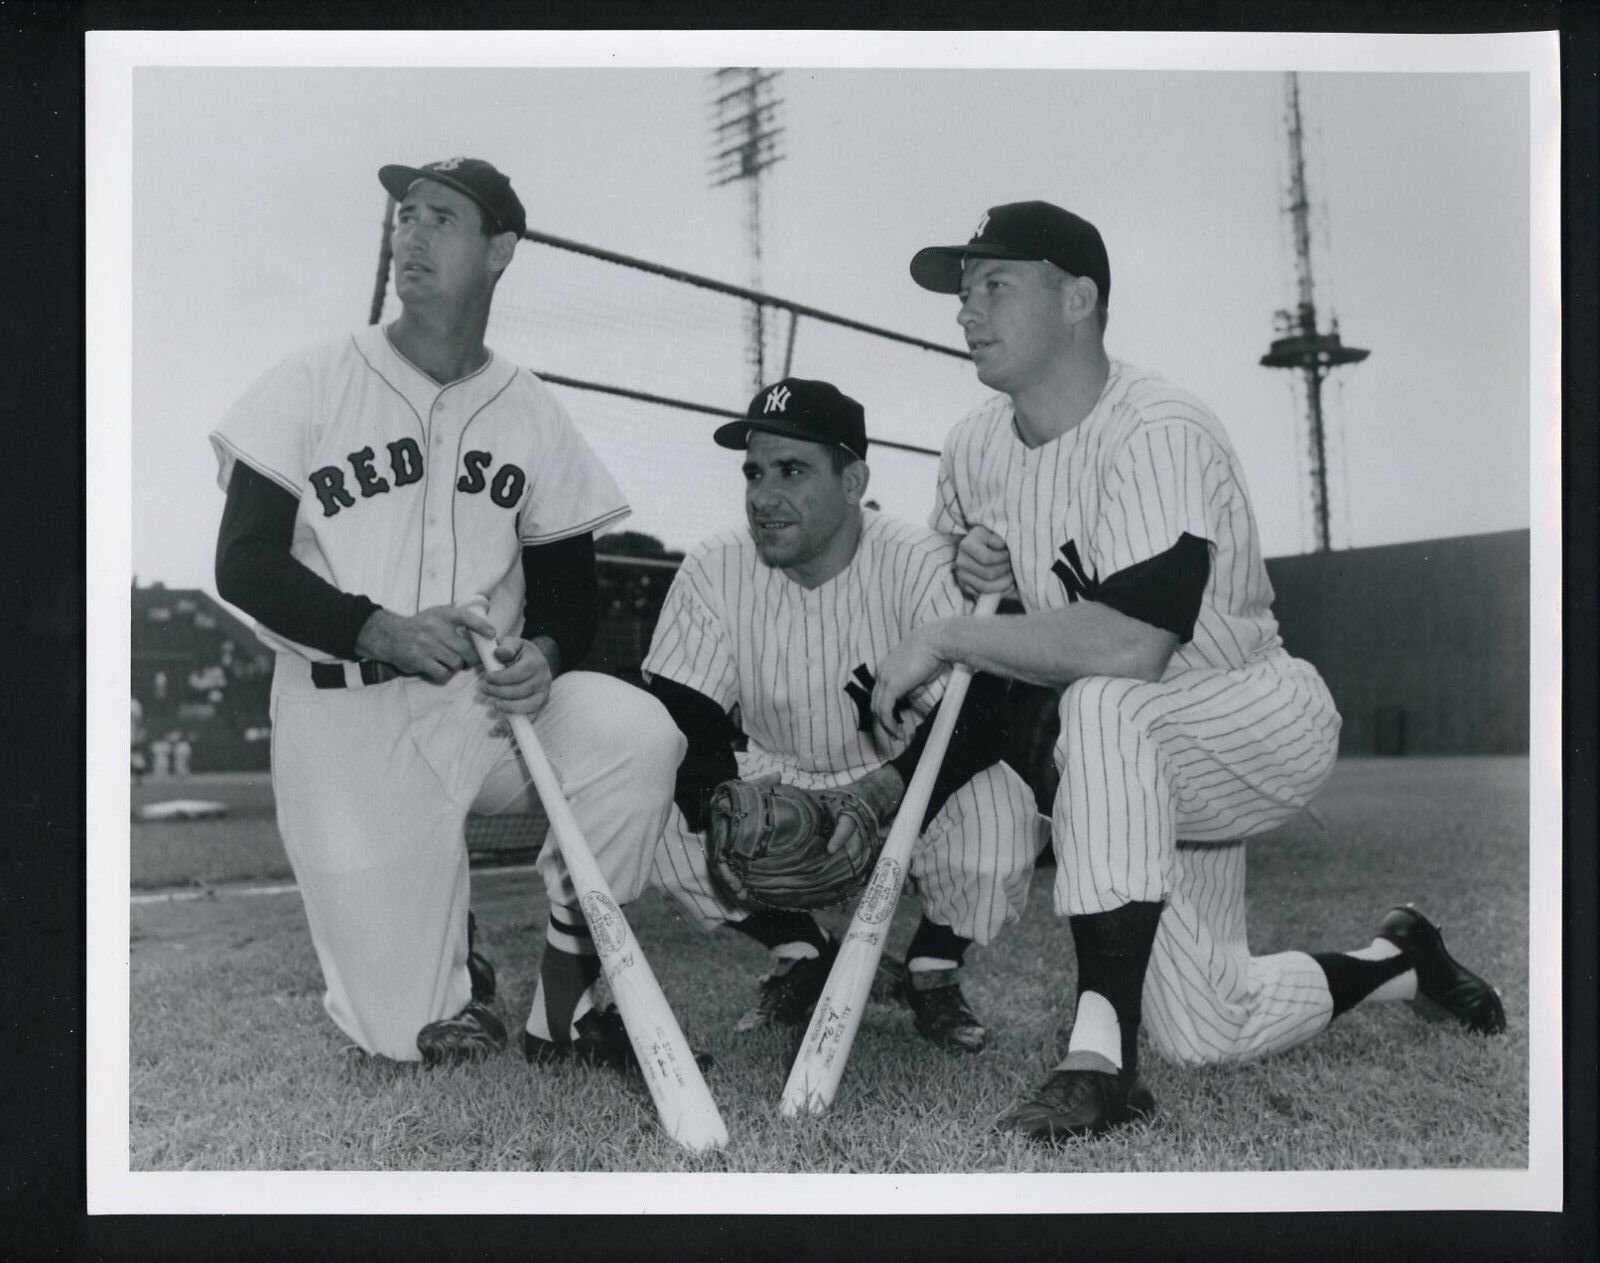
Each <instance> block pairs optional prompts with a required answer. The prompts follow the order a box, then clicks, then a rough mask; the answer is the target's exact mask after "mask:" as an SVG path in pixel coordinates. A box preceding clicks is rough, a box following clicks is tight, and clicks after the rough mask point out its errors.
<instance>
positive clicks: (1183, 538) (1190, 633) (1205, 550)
mask: <svg viewBox="0 0 1600 1263" xmlns="http://www.w3.org/2000/svg"><path fill="white" fill-rule="evenodd" d="M1210 579H1211V545H1210V544H1209V543H1208V542H1207V541H1205V540H1203V539H1201V538H1199V537H1198V536H1196V535H1191V534H1190V533H1189V532H1188V531H1184V532H1183V534H1182V535H1180V536H1179V537H1178V542H1177V543H1175V544H1173V545H1172V547H1171V548H1169V549H1167V550H1166V551H1165V552H1162V553H1157V554H1156V555H1155V556H1154V557H1150V558H1148V559H1146V560H1144V561H1141V562H1136V563H1135V564H1134V565H1131V566H1128V567H1127V568H1126V569H1123V570H1119V571H1117V572H1116V574H1114V575H1111V576H1110V577H1108V578H1106V579H1103V580H1102V581H1101V582H1100V585H1099V588H1098V590H1097V591H1096V593H1095V598H1094V599H1095V600H1096V601H1098V602H1099V603H1100V604H1101V605H1108V606H1110V607H1111V608H1112V609H1114V610H1116V611H1117V612H1118V613H1119V614H1126V615H1127V616H1128V617H1129V618H1136V619H1138V620H1139V621H1140V622H1141V623H1148V624H1149V625H1150V626H1152V627H1159V628H1161V629H1162V630H1163V631H1169V632H1171V633H1172V634H1173V635H1174V636H1176V637H1177V638H1178V643H1179V644H1180V645H1186V644H1188V643H1189V641H1190V640H1192V639H1193V638H1194V625H1195V622H1196V621H1197V620H1198V619H1199V617H1200V605H1201V602H1202V599H1203V598H1204V596H1205V590H1206V584H1207V583H1208V582H1209V581H1210Z"/></svg>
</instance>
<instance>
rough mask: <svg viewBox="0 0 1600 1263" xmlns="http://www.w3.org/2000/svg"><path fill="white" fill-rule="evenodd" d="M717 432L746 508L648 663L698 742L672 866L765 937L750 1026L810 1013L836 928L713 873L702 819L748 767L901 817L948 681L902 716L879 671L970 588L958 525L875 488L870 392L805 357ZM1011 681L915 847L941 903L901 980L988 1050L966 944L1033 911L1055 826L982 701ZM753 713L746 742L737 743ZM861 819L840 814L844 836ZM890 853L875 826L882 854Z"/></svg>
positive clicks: (717, 919) (699, 572)
mask: <svg viewBox="0 0 1600 1263" xmlns="http://www.w3.org/2000/svg"><path fill="white" fill-rule="evenodd" d="M714 437H715V440H716V442H717V443H718V444H719V445H721V446H723V447H728V448H734V449H743V450H744V452H745V459H744V479H745V510H746V515H747V518H748V529H746V530H734V531H729V532H725V533H723V534H720V535H716V536H713V537H712V538H710V539H708V540H705V541H703V542H702V543H701V544H699V545H698V546H697V547H696V548H694V549H693V550H692V551H691V552H690V554H689V556H688V557H687V558H686V559H685V561H684V563H683V565H682V567H681V568H680V569H679V571H678V573H677V575H676V576H675V577H674V579H673V583H672V587H671V589H670V591H669V592H668V594H667V599H666V602H665V605H664V606H663V608H662V611H661V617H660V620H659V622H658V623H657V625H656V630H655V635H654V637H653V639H652V641H651V645H650V651H649V653H648V655H647V656H646V658H645V661H644V664H643V666H644V672H645V675H646V677H647V679H648V682H649V686H650V689H651V691H652V692H653V693H654V694H655V696H656V697H658V698H660V699H661V701H662V703H663V704H664V705H665V706H666V708H667V709H668V711H669V712H671V714H672V717H673V719H674V720H675V721H676V722H677V724H678V727H679V728H680V729H681V730H682V731H683V733H684V735H685V736H686V737H687V739H688V744H689V750H688V754H687V755H686V756H685V758H684V761H683V763H682V765H681V766H680V768H679V771H678V778H677V788H676V790H675V793H674V799H675V801H676V803H677V810H675V811H673V812H671V813H670V816H669V819H668V823H667V827H666V831H665V834H664V837H663V841H662V845H661V848H660V851H659V853H658V855H657V858H656V863H655V881H656V882H657V883H658V884H659V885H661V886H662V887H663V888H665V889H666V890H669V891H671V892H672V894H673V895H674V896H676V897H677V898H678V899H679V900H680V901H681V902H682V904H683V905H684V906H685V907H686V908H687V909H688V910H689V911H690V912H691V913H692V914H693V915H694V916H695V917H696V918H697V919H698V920H699V922H700V923H701V924H702V925H703V926H705V927H706V928H708V929H709V928H713V927H716V926H718V925H724V924H727V925H732V926H734V927H735V928H736V929H738V930H740V931H741V932H743V933H744V934H747V935H749V936H750V937H751V938H753V939H755V940H756V941H757V942H759V943H761V944H763V945H764V946H765V947H767V948H768V949H770V951H771V953H772V957H773V961H772V969H771V972H770V973H768V974H767V975H766V976H765V977H764V978H763V979H762V983H761V993H760V998H759V999H758V1001H757V1002H756V1005H755V1007H754V1008H752V1009H751V1010H750V1011H749V1012H748V1013H747V1014H745V1015H744V1017H743V1018H741V1019H740V1020H739V1022H738V1024H737V1027H736V1029H738V1030H740V1031H747V1030H752V1029H755V1028H757V1027H762V1026H769V1025H778V1026H782V1027H787V1028H791V1029H794V1028H803V1027H804V1025H805V1023H806V1021H807V1019H808V1017H809V1014H810V1011H811V1009H812V1007H813V1006H814V1005H815V1003H816V1000H817V997H818V995H819V994H820V992H821V990H822V987H823V984H824V983H825V982H826V980H827V976H828V972H829V970H830V968H831V966H832V964H833V960H834V957H835V956H836V955H837V953H838V950H839V944H838V941H837V939H835V938H834V937H833V936H831V935H829V934H828V933H826V932H825V931H824V930H823V929H822V928H821V927H820V926H819V925H818V924H817V922H816V920H815V919H814V918H813V917H812V916H811V915H810V914H809V913H807V912H804V911H798V910H792V909H791V910H778V909H774V908H772V907H760V906H755V905H752V903H750V902H749V901H737V900H736V897H735V896H733V894H732V892H730V891H729V889H728V884H727V883H726V882H720V883H719V882H718V881H716V880H714V877H713V873H712V872H711V870H710V868H709V867H708V862H707V849H706V840H707V839H706V838H704V837H703V836H702V834H703V833H705V831H706V830H707V828H708V824H709V823H710V821H709V819H708V805H707V803H708V796H710V795H711V794H712V791H713V789H714V787H716V786H717V785H718V784H719V783H722V782H726V781H729V780H731V779H733V778H739V777H743V778H748V779H756V780H763V779H764V780H769V781H770V780H774V779H775V780H778V781H781V782H782V783H783V784H785V785H789V786H797V787H800V788H802V789H804V790H829V789H843V788H848V789H849V790H851V791H853V792H854V793H855V794H856V795H858V796H859V797H860V799H862V800H863V801H864V802H865V804H866V805H867V807H868V808H869V809H870V811H871V812H872V813H873V814H875V815H876V817H877V820H878V821H879V822H886V821H887V820H888V818H889V817H890V816H892V815H893V814H894V811H895V808H896V807H897V806H898V805H899V802H900V799H901V797H902V795H903V794H904V790H905V786H906V784H907V782H909V781H910V779H911V775H912V773H913V772H914V770H915V768H916V763H917V758H918V756H919V755H920V753H921V750H922V746H923V743H924V741H925V735H926V731H927V728H928V715H929V712H931V711H932V710H933V709H934V708H935V707H936V705H937V702H938V699H939V697H940V695H941V694H942V693H943V690H944V684H945V681H944V679H943V678H940V679H937V680H933V681H929V682H928V683H927V685H926V686H925V687H923V688H922V689H920V690H917V691H916V692H915V693H914V694H913V695H912V696H911V697H910V698H909V699H908V700H909V709H910V711H911V712H912V714H913V715H914V717H915V718H916V719H917V720H919V721H921V727H920V728H918V729H917V732H916V734H915V735H914V736H913V734H912V733H910V732H909V731H908V732H906V733H905V734H904V735H902V736H896V735H892V734H891V733H889V732H888V731H886V730H885V729H884V728H883V727H882V726H880V725H875V724H874V723H873V718H872V713H871V710H870V708H869V706H868V702H869V700H870V697H871V690H872V684H873V674H872V673H873V670H874V668H875V666H876V664H877V662H878V661H879V660H880V659H881V658H883V657H884V656H885V655H886V654H887V653H888V651H889V650H890V649H891V648H892V647H893V646H894V645H895V644H896V643H897V642H898V641H899V640H900V639H901V638H902V637H903V636H905V635H906V634H907V633H909V632H910V631H911V630H912V628H914V627H916V626H918V625H919V624H921V623H924V622H927V621H929V620H931V619H937V618H945V617H950V616H952V615H955V614H958V613H960V612H961V611H962V609H963V608H964V606H963V603H962V598H961V595H960V591H959V589H958V588H957V586H956V583H955V580H954V575H953V573H952V570H951V563H952V560H953V556H954V549H953V546H952V544H951V542H950V541H948V540H946V539H945V538H943V537H941V536H939V535H937V534H935V533H934V532H932V531H930V530H928V529H927V528H925V527H922V526H920V525H916V524H913V523H910V522H903V521H899V520H897V519H895V518H892V517H888V516H885V515H883V514H880V513H877V512H874V511H871V510H863V509H862V507H861V498H862V494H863V493H864V492H865V490H866V486H867V479H868V476H869V471H868V468H867V464H866V460H865V456H866V450H867V437H866V425H865V417H864V413H863V410H862V408H861V405H860V404H859V403H857V402H856V401H855V400H853V399H850V398H849V397H847V396H846V395H844V394H842V393H840V391H839V390H838V389H837V388H835V387H834V386H832V385H830V384H828V383H826V382H819V381H805V380H800V379H797V378H789V379H786V380H784V381H781V382H778V383H776V384H774V385H772V386H769V387H766V388H764V389H763V390H761V391H760V392H759V393H757V395H756V397H755V398H754V399H753V400H752V401H751V403H750V406H749V408H748V410H747V413H746V419H744V420H740V421H734V422H731V423H729V424H727V425H724V426H722V427H721V428H719V429H718V430H717V431H716V434H715V436H714ZM999 687H1000V686H999V685H998V682H997V681H994V680H992V679H991V680H988V681H987V682H983V681H982V680H981V677H980V681H975V682H974V687H973V688H972V690H971V693H970V694H969V697H968V700H967V703H966V706H965V708H964V710H963V722H962V724H961V725H959V726H958V728H957V731H956V737H955V740H954V741H953V743H952V745H951V748H950V750H949V752H948V754H947V756H946V758H945V760H944V764H943V768H942V771H941V773H940V776H939V780H938V782H937V784H936V786H935V790H934V794H933V798H932V801H931V802H930V804H929V807H928V810H927V813H926V816H925V818H924V822H923V828H924V832H923V835H922V838H921V840H920V841H919V843H918V845H917V849H916V851H915V852H914V854H913V857H912V860H911V865H910V879H911V882H912V883H913V884H914V885H915V886H916V888H917V890H918V892H919V894H920V896H921V898H922V903H923V909H924V911H923V917H922V921H921V923H920V924H919V925H918V927H917V930H916V933H915V935H914V936H913V938H912V940H911V943H910V946H909V948H908V949H907V953H906V977H905V980H904V982H903V984H902V987H901V991H902V995H903V996H904V998H905V999H906V1001H907V1002H908V1003H909V1004H910V1007H911V1009H912V1011H913V1013H914V1015H915V1018H916V1024H917V1029H918V1030H919V1031H920V1032H921V1033H922V1034H923V1035H924V1036H925V1037H927V1038H928V1039H931V1040H933V1041H935V1042H937V1043H940V1044H943V1045H945V1046H947V1047H951V1048H955V1049H960V1050H963V1051H967V1052H977V1051H979V1050H981V1049H982V1048H983V1046H984V1044H985V1043H986V1042H987V1039H988V1032H987V1031H986V1030H985V1029H984V1027H983V1025H982V1023H981V1022H979V1020H978V1019H977V1018H976V1017H975V1016H974V1015H973V1013H972V1010H971V1009H970V1008H969V1007H968V1006H967V1003H966V1001H965V999H964V998H963V996H962V992H961V987H960V984H959V981H958V977H959V973H958V971H959V967H960V965H961V962H962V957H963V955H964V953H965V952H966V949H967V947H968V946H969V945H970V944H971V943H974V942H977V943H982V944H987V943H989V942H991V941H992V940H993V939H994V937H995V935H996V934H998V933H999V931H1000V927H1001V926H1002V925H1003V924H1005V922H1006V921H1007V920H1013V921H1014V920H1016V919H1017V918H1018V917H1019V916H1020V915H1021V910H1022V906H1023V902H1024V899H1025V898H1026V895H1027V889H1028V881H1029V878H1030V876H1031V874H1032V871H1033V864H1034V859H1035V856H1036V853H1037V851H1038V847H1039V845H1040V836H1039V830H1038V828H1037V826H1036V819H1037V817H1036V813H1035V810H1034V802H1033V798H1032V795H1031V793H1030V792H1029V790H1028V788H1027V786H1026V785H1025V784H1024V783H1023V781H1022V780H1021V778H1020V777H1018V776H1017V775H1016V774H1015V773H1014V772H1013V771H1012V770H1011V769H1010V768H1009V767H1006V766H1005V765H1004V764H1001V763H998V762H997V759H998V758H999V753H998V752H999V750H1000V749H1001V748H1002V744H1003V743H1002V742H1001V741H1000V740H998V739H997V737H996V733H995V730H994V727H993V722H992V721H986V720H985V718H984V712H985V709H986V707H987V708H988V709H989V711H990V713H993V712H996V711H998V710H999V709H1000V708H999V707H998V706H997V705H996V700H997V699H996V694H997V692H998V689H999ZM986 695H987V699H988V700H987V701H986V700H985V699H986ZM735 714H736V715H737V717H738V721H737V723H736V722H735V718H734V715H735ZM906 727H907V728H908V729H909V728H910V727H912V724H911V723H909V722H908V723H907V724H906ZM741 728H742V730H743V734H744V736H745V738H746V739H747V742H748V745H747V748H746V749H745V750H744V751H741V752H739V753H736V752H735V747H736V745H737V744H738V738H739V736H740V729H741ZM755 797H759V796H758V795H757V796H755ZM854 828H855V824H854V822H853V821H848V820H847V821H845V822H844V823H843V824H841V826H840V830H841V831H840V832H838V833H835V834H834V835H833V838H834V841H835V842H836V843H837V842H840V841H842V840H843V839H844V838H845V837H846V836H847V833H848V831H850V830H852V829H854ZM875 856H876V848H875V847H874V848H873V850H872V854H871V855H869V856H868V857H867V859H866V868H867V869H868V870H870V867H871V863H872V860H873V859H874V858H875ZM864 875H865V874H863V876H864Z"/></svg>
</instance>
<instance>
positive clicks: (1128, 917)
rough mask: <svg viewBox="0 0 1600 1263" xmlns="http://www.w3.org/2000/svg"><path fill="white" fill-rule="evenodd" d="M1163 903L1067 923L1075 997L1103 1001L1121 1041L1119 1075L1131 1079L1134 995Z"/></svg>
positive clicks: (1135, 1059) (1092, 914)
mask: <svg viewBox="0 0 1600 1263" xmlns="http://www.w3.org/2000/svg"><path fill="white" fill-rule="evenodd" d="M1165 907H1166V904H1164V903H1127V904H1123V905H1122V907H1120V908H1113V909H1112V910H1111V911H1110V912H1090V913H1085V914H1083V915H1080V916H1075V917H1068V918H1067V921H1068V924H1069V925H1071V926H1072V942H1073V945H1074V947H1076V948H1077V952H1078V994H1079V996H1082V995H1083V993H1084V992H1086V991H1094V992H1097V993H1099V994H1100V995H1102V996H1104V997H1105V999H1106V1001H1107V1002H1108V1003H1109V1004H1110V1005H1111V1007H1112V1009H1113V1010H1114V1011H1115V1012H1116V1015H1117V1025H1118V1027H1119V1028H1120V1033H1121V1037H1122V1073H1123V1075H1124V1076H1125V1077H1126V1078H1129V1079H1131V1078H1132V1077H1133V1074H1134V1071H1135V1070H1137V1069H1138V1064H1139V1052H1138V1049H1139V1016H1140V1000H1139V997H1140V994H1141V992H1142V991H1143V990H1144V974H1145V968H1146V967H1147V966H1148V965H1149V964H1150V949H1151V947H1152V946H1153V945H1154V944H1155V941H1156V925H1157V923H1158V922H1160V920H1161V913H1162V910H1163V909H1164V908H1165Z"/></svg>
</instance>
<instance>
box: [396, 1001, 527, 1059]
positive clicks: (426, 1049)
mask: <svg viewBox="0 0 1600 1263" xmlns="http://www.w3.org/2000/svg"><path fill="white" fill-rule="evenodd" d="M505 1046H506V1028H505V1025H504V1023H502V1022H501V1021H500V1019H499V1018H497V1017H496V1016H495V1015H494V1013H493V1011H492V1010H490V1009H488V1008H485V1007H484V1006H483V1005H481V1004H479V1003H478V1002H477V1001H476V1000H474V1001H472V1002H471V1003H470V1004H468V1005H467V1007H466V1008H464V1009H462V1010H461V1012H459V1013H457V1014H456V1015H455V1016H454V1017H447V1018H445V1019H443V1020H442V1021H438V1022H429V1023H428V1024H427V1025H426V1026H424V1027H423V1028H422V1029H421V1030H420V1031H418V1032H417V1051H418V1052H419V1053H421V1054H422V1064H423V1065H425V1066H456V1065H461V1064H462V1063H463V1062H468V1061H481V1060H483V1058H485V1057H487V1056H489V1055H490V1054H491V1053H497V1052H502V1051H504V1049H505Z"/></svg>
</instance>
